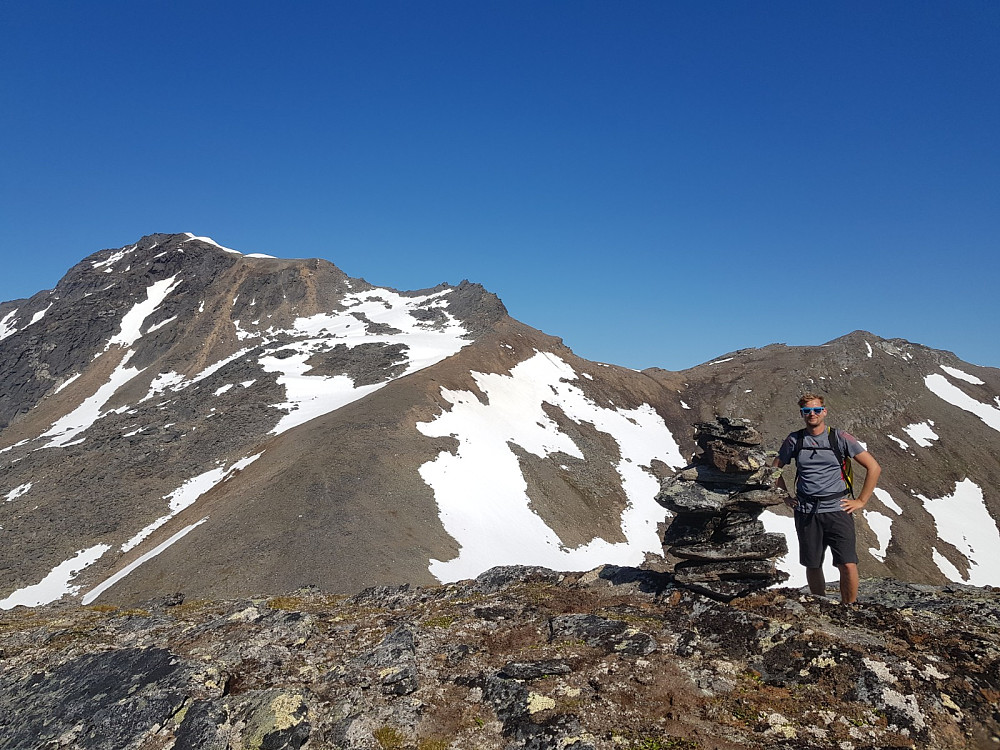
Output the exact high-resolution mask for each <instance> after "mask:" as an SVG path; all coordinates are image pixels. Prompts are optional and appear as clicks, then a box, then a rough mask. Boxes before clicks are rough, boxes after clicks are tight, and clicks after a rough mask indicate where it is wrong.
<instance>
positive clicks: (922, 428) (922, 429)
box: [903, 422, 938, 448]
mask: <svg viewBox="0 0 1000 750" xmlns="http://www.w3.org/2000/svg"><path fill="white" fill-rule="evenodd" d="M932 424H934V423H933V422H917V423H915V424H911V425H907V426H906V427H904V428H903V432H905V433H906V434H907V435H909V436H910V437H911V438H913V442H915V443H916V444H917V445H919V446H920V447H921V448H930V447H931V441H932V440H937V439H938V435H937V433H936V432H934V430H932V429H931V425H932Z"/></svg>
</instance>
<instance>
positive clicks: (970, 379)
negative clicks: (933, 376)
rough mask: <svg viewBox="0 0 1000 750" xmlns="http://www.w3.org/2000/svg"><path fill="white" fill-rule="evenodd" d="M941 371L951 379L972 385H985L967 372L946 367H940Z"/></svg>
mask: <svg viewBox="0 0 1000 750" xmlns="http://www.w3.org/2000/svg"><path fill="white" fill-rule="evenodd" d="M941 369H942V370H944V371H945V372H946V373H948V374H949V375H951V376H952V377H953V378H958V379H959V380H964V381H965V382H966V383H972V384H973V385H986V383H984V382H983V381H982V380H980V379H979V378H977V377H976V376H975V375H970V374H969V373H967V372H962V371H961V370H959V369H958V368H956V367H948V365H941Z"/></svg>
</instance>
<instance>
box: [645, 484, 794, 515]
mask: <svg viewBox="0 0 1000 750" xmlns="http://www.w3.org/2000/svg"><path fill="white" fill-rule="evenodd" d="M734 489H735V487H734V486H732V485H730V486H729V487H720V486H705V485H703V484H700V483H698V482H689V481H685V480H683V479H680V478H679V477H676V476H675V477H671V478H669V479H666V480H664V482H663V484H662V485H661V487H660V491H659V493H657V495H656V502H658V503H659V504H660V505H662V506H663V507H664V508H666V509H667V510H670V511H673V512H674V513H677V514H680V513H709V514H711V513H714V514H721V513H722V512H723V511H725V510H748V509H753V508H758V509H763V508H766V507H769V506H772V505H780V504H781V503H783V502H784V499H785V493H783V492H781V491H779V490H774V489H757V490H752V489H751V490H747V491H744V492H734Z"/></svg>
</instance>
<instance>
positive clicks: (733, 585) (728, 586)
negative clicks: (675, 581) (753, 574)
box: [684, 579, 771, 602]
mask: <svg viewBox="0 0 1000 750" xmlns="http://www.w3.org/2000/svg"><path fill="white" fill-rule="evenodd" d="M770 585H771V582H770V581H767V580H760V579H757V580H753V579H748V580H744V581H705V582H696V583H688V584H684V587H685V588H688V589H691V590H692V591H697V592H698V593H699V594H704V595H705V596H708V597H711V598H712V599H717V600H719V601H722V602H729V601H732V600H733V599H736V598H738V597H741V596H748V595H750V594H753V593H755V592H757V591H761V590H762V589H766V588H767V587H768V586H770Z"/></svg>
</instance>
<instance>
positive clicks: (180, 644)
mask: <svg viewBox="0 0 1000 750" xmlns="http://www.w3.org/2000/svg"><path fill="white" fill-rule="evenodd" d="M685 565H687V564H685ZM739 565H740V566H742V573H743V574H744V575H745V576H753V575H758V574H760V573H761V571H763V569H764V567H765V565H764V562H763V561H749V562H743V563H739ZM678 568H679V570H678V573H677V575H678V578H679V577H680V576H681V573H682V572H683V571H684V570H694V568H690V567H688V568H682V567H681V566H678ZM603 573H604V570H603V569H598V570H596V571H591V572H589V573H586V574H579V573H563V574H559V573H555V572H553V571H545V570H544V569H538V568H536V569H532V570H531V572H530V574H528V571H527V570H526V569H524V568H513V569H504V568H498V569H494V571H492V574H491V576H490V578H491V579H492V581H493V583H494V586H493V588H492V591H490V592H488V593H487V592H486V591H484V589H483V587H482V585H481V584H478V583H474V582H465V583H460V584H452V585H449V586H441V587H435V588H428V589H421V588H416V587H412V588H411V587H388V586H384V587H378V588H372V589H369V590H367V591H366V592H364V593H363V594H362V595H359V596H356V597H351V598H345V597H340V596H330V595H326V594H323V593H321V592H319V591H316V590H315V589H303V590H300V591H297V592H295V593H293V594H290V595H287V596H280V597H271V598H260V599H242V600H236V601H225V602H208V601H190V602H185V603H176V604H174V603H170V602H164V601H162V600H159V601H155V602H151V603H150V604H149V605H148V607H149V608H148V609H116V608H114V607H106V606H104V607H76V606H66V605H51V606H48V607H42V608H38V609H35V610H27V609H25V608H17V609H15V610H11V611H9V612H5V613H3V617H2V619H0V648H2V653H0V659H2V662H0V663H2V671H0V748H3V750H37V748H40V747H53V748H55V747H66V748H80V749H83V750H91V749H93V750H106V749H107V748H130V749H134V750H160V749H162V748H168V747H173V748H175V749H181V750H194V749H195V748H197V749H198V750H206V749H207V750H229V749H231V748H247V749H249V748H257V749H262V748H276V749H278V750H297V749H298V748H336V749H338V750H379V748H382V749H383V750H384V749H386V748H400V749H402V748H409V749H411V750H412V749H414V748H415V749H417V750H438V749H440V748H451V749H452V750H528V749H529V748H530V749H533V750H567V749H568V750H620V749H621V748H626V749H627V750H642V749H644V748H654V747H663V748H667V747H680V748H695V747H698V748H720V749H722V750H736V749H737V748H755V749H759V750H764V749H765V748H766V749H768V750H770V748H844V747H853V748H920V749H921V750H924V749H927V750H945V749H948V750H951V749H954V750H958V749H959V748H970V747H992V746H995V743H997V742H1000V710H998V708H997V695H998V689H1000V683H998V680H997V675H998V674H1000V672H998V670H1000V597H998V596H997V592H996V591H995V590H992V589H977V588H973V587H967V586H947V587H935V586H918V585H909V584H903V583H899V582H896V581H892V580H877V579H865V580H863V581H862V583H861V592H860V599H859V604H858V605H857V606H853V607H844V606H841V605H839V604H834V603H833V602H830V601H828V600H826V599H822V598H819V597H812V596H808V595H800V594H798V593H796V592H792V591H788V590H770V591H767V592H764V593H761V594H758V595H754V596H747V597H743V598H741V599H739V600H736V601H734V602H732V603H723V602H719V601H715V600H713V599H711V598H706V597H703V596H700V595H698V594H695V593H693V592H691V591H687V590H685V589H683V588H676V587H674V586H671V585H665V586H662V587H660V588H658V589H657V591H656V592H652V591H649V590H647V589H646V588H645V587H642V586H637V585H635V582H636V581H638V580H640V579H642V578H643V575H642V571H635V574H634V575H632V576H629V575H626V574H625V570H624V569H622V568H614V569H612V570H611V575H604V574H603ZM692 575H695V574H694V573H692ZM697 575H700V576H701V577H702V578H707V577H709V576H710V575H711V572H710V569H709V566H700V568H699V570H698V572H697ZM504 580H505V581H506V582H502V581H504ZM609 581H623V582H622V583H620V584H616V583H613V582H612V583H609ZM730 583H731V582H730ZM501 611H502V612H504V613H505V615H504V617H502V618H495V617H494V618H492V619H491V618H487V617H484V616H483V614H484V613H486V614H489V613H496V612H501Z"/></svg>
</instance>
